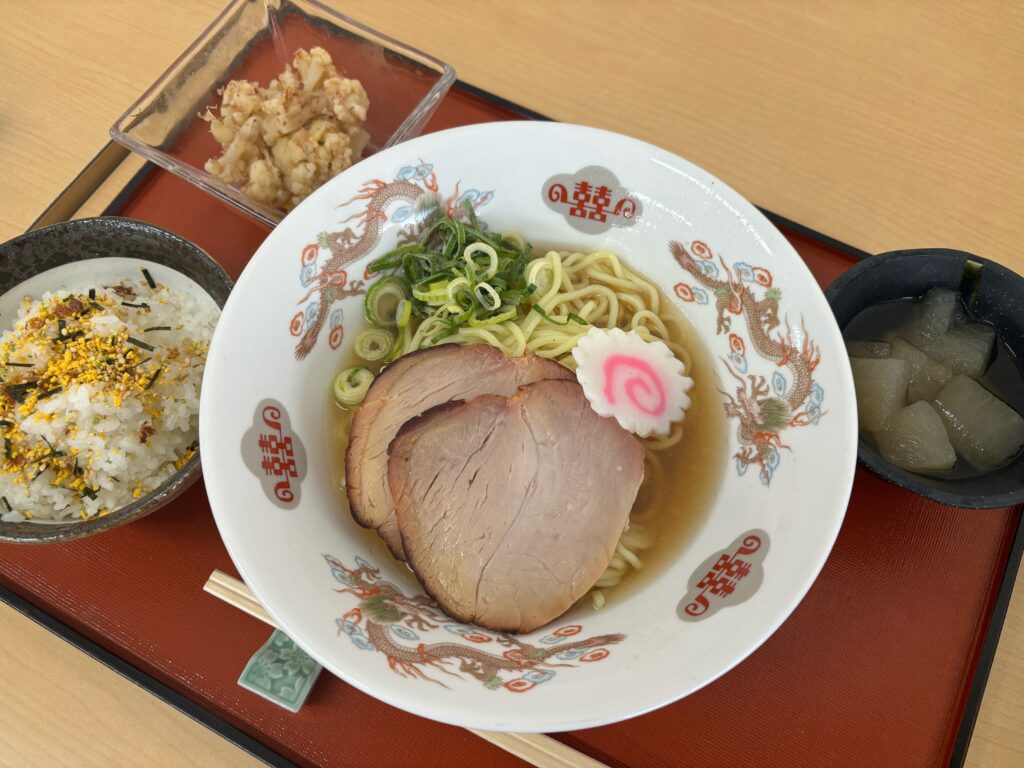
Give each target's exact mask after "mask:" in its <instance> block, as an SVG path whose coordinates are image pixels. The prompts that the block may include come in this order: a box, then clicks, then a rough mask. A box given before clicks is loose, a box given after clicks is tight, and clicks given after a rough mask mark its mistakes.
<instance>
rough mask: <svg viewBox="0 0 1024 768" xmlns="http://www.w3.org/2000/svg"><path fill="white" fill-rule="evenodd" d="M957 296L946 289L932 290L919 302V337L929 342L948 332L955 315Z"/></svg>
mask: <svg viewBox="0 0 1024 768" xmlns="http://www.w3.org/2000/svg"><path fill="white" fill-rule="evenodd" d="M956 306H957V296H956V294H955V293H954V292H953V291H951V290H949V289H948V288H932V289H931V290H930V291H928V293H926V294H925V297H924V301H922V302H921V314H920V328H921V336H922V337H923V338H925V339H928V340H929V341H931V340H934V339H937V338H938V337H939V336H941V335H942V334H944V333H945V332H946V331H948V330H949V328H950V326H951V325H952V323H953V316H954V314H955V313H956Z"/></svg>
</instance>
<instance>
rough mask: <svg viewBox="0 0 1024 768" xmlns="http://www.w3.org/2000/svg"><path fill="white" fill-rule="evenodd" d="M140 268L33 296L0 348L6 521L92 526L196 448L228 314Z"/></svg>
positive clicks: (1, 501)
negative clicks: (205, 392)
mask: <svg viewBox="0 0 1024 768" xmlns="http://www.w3.org/2000/svg"><path fill="white" fill-rule="evenodd" d="M158 280H159V275H154V274H152V273H151V270H150V269H141V270H140V271H139V272H138V273H136V274H134V275H126V276H125V278H124V279H122V280H121V281H119V282H117V283H115V284H106V285H85V286H81V287H79V288H77V289H75V290H61V291H56V292H52V293H50V292H48V293H45V294H43V296H41V297H39V298H34V297H25V299H24V300H23V301H22V305H21V309H20V311H19V314H18V318H17V320H16V321H15V323H14V327H13V328H8V330H6V332H4V333H3V335H2V337H0V439H2V440H3V454H2V457H0V458H2V463H0V519H2V520H3V521H7V522H11V521H14V522H20V521H24V520H39V519H44V520H46V519H49V520H64V519H69V520H70V519H82V520H85V519H89V518H92V517H94V516H102V515H106V514H108V513H110V512H112V511H114V510H116V509H119V508H120V507H123V506H125V505H126V504H128V503H130V502H131V501H132V500H134V499H138V498H140V497H142V496H143V495H144V494H146V493H148V492H149V491H151V490H153V489H154V488H156V487H157V486H158V485H159V484H160V483H162V482H163V481H164V480H166V479H167V478H168V477H170V476H171V475H172V474H173V473H174V472H175V471H177V470H178V469H180V468H182V467H183V466H184V465H185V464H186V463H187V462H188V460H189V459H190V458H191V457H192V456H193V455H194V454H195V452H196V449H197V442H196V436H197V429H198V409H199V388H200V382H201V380H202V372H203V368H204V366H205V362H206V353H207V350H208V348H209V340H210V336H211V335H212V332H213V327H214V325H215V323H216V321H217V317H218V315H219V309H218V308H217V306H216V304H215V303H214V302H213V300H212V299H210V298H209V297H208V296H206V295H205V294H202V295H193V292H178V291H172V290H170V289H169V288H168V287H167V286H165V285H163V284H161V283H160V282H159V281H158Z"/></svg>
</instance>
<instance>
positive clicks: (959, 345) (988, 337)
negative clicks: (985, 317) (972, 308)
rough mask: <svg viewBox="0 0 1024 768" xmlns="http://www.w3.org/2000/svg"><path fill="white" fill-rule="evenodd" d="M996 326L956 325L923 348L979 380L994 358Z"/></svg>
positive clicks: (954, 368)
mask: <svg viewBox="0 0 1024 768" xmlns="http://www.w3.org/2000/svg"><path fill="white" fill-rule="evenodd" d="M995 341H996V329H995V328H993V327H992V326H991V325H985V324H983V323H967V324H966V325H953V326H951V327H950V329H949V330H948V331H946V333H944V334H942V335H941V336H939V337H938V338H936V339H934V340H932V341H926V342H925V343H924V344H922V345H921V349H922V350H923V351H924V352H926V353H927V354H928V355H930V356H931V357H933V358H935V359H936V360H938V361H939V362H942V363H949V364H950V365H952V366H953V373H962V374H963V375H964V376H970V377H971V378H972V379H976V378H978V377H979V376H981V375H982V374H984V373H985V370H986V369H987V368H988V364H989V361H990V360H991V359H992V348H993V347H994V345H995Z"/></svg>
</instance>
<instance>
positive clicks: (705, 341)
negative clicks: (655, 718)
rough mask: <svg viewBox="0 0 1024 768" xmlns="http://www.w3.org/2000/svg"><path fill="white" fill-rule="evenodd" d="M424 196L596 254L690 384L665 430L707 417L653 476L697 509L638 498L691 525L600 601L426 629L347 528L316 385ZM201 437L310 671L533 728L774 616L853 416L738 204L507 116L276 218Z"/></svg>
mask: <svg viewBox="0 0 1024 768" xmlns="http://www.w3.org/2000/svg"><path fill="white" fill-rule="evenodd" d="M431 196H436V197H435V198H433V199H435V200H437V199H439V201H440V203H441V204H443V205H444V206H445V207H446V209H447V210H448V211H449V212H458V211H460V210H461V209H462V208H464V206H465V204H466V203H470V204H472V207H473V208H474V209H475V212H476V215H477V216H478V217H479V219H480V221H481V222H482V223H483V225H484V226H486V227H487V228H488V229H489V230H490V231H493V232H499V231H505V230H516V231H517V232H519V233H521V234H522V235H523V236H524V237H525V238H526V239H527V240H529V241H530V242H532V243H534V244H537V245H539V246H542V249H541V251H540V252H541V253H543V252H544V251H543V248H548V247H550V248H559V249H569V250H575V251H597V250H608V251H612V252H613V253H615V254H617V255H618V256H619V257H620V258H621V259H622V261H623V263H624V264H626V265H628V266H629V267H630V268H632V269H634V270H636V271H637V272H638V273H640V274H642V275H644V276H645V277H646V278H648V279H649V280H650V281H651V282H653V283H655V284H656V285H657V286H658V287H660V289H661V292H662V296H663V300H664V301H666V302H669V303H670V304H671V305H672V306H673V307H674V308H675V310H678V311H679V312H681V313H682V315H683V316H684V317H685V319H686V322H687V323H688V327H689V328H690V335H691V339H692V340H693V344H694V347H695V349H693V350H690V351H691V353H692V354H691V357H692V359H693V368H694V370H693V371H692V373H693V375H694V377H695V378H698V377H699V375H702V376H706V377H707V378H708V381H709V382H710V383H709V384H708V386H707V387H706V388H705V389H704V390H703V394H701V395H700V396H699V397H695V399H694V403H693V405H692V406H691V410H690V412H688V414H687V416H686V419H687V421H685V422H684V437H683V440H684V442H685V441H686V440H687V437H688V436H689V437H691V438H692V439H693V440H696V438H694V437H693V434H697V430H696V429H693V430H691V432H692V433H693V434H690V433H688V432H687V430H686V425H689V424H696V423H697V422H698V419H699V414H701V413H703V414H705V415H706V416H708V418H710V416H714V419H712V421H714V424H715V425H716V426H714V427H713V429H712V431H714V430H717V432H716V433H715V435H717V438H715V439H712V438H714V435H712V438H708V439H706V440H703V439H702V441H701V447H702V448H703V450H702V451H698V454H699V458H693V459H692V460H687V461H677V462H676V464H674V465H671V466H666V467H664V468H663V474H664V475H667V476H675V475H681V474H686V473H687V472H690V474H689V475H688V476H690V477H696V475H695V474H694V470H699V471H700V474H701V475H706V476H710V477H711V478H712V480H711V482H712V483H713V484H712V485H711V487H710V488H703V489H702V490H700V493H699V494H698V488H697V482H696V481H694V485H693V487H692V488H688V487H687V486H686V485H685V484H682V485H681V484H678V483H675V484H671V485H669V484H663V485H661V486H658V487H657V488H656V489H655V491H656V493H655V494H654V495H655V496H656V497H657V498H658V502H659V503H660V504H661V505H662V506H661V507H659V509H664V510H668V511H669V512H673V511H674V512H679V511H683V512H686V511H687V510H690V509H691V507H692V508H694V509H693V513H692V514H691V515H690V520H689V523H688V524H687V525H685V526H681V527H679V528H678V529H677V530H676V531H675V533H674V534H673V535H671V536H666V537H664V539H663V540H660V541H656V542H655V543H654V545H653V547H652V548H651V549H650V553H649V555H650V556H649V558H647V557H646V556H645V561H647V562H646V565H645V569H644V573H643V577H642V578H639V577H636V578H634V577H633V576H630V577H629V578H627V580H626V582H625V583H623V584H622V585H621V586H619V587H616V588H615V591H613V592H612V593H610V594H609V596H608V600H607V603H606V604H605V605H604V607H602V608H601V609H595V608H594V607H593V606H592V604H591V602H590V601H589V600H588V599H586V598H584V599H582V600H580V601H579V602H577V603H576V604H575V605H574V606H573V607H572V608H571V609H570V610H569V611H568V612H567V613H566V614H564V615H563V616H561V617H560V618H558V619H556V620H555V621H553V622H551V623H550V624H548V625H547V626H544V627H542V628H540V629H538V630H536V631H533V632H529V633H527V634H520V635H506V634H502V633H499V632H494V631H490V630H487V629H483V628H481V627H478V626H474V625H470V624H464V623H461V622H458V621H455V620H453V619H451V618H449V617H448V616H447V615H445V614H444V613H443V612H442V611H441V610H440V609H439V608H438V607H437V606H436V605H435V604H433V602H432V601H431V600H430V599H429V598H428V597H427V596H426V594H425V593H424V590H423V588H422V587H421V586H420V584H419V582H418V581H417V579H416V578H415V577H414V576H413V574H412V573H411V572H410V570H409V569H408V568H407V567H406V566H405V564H404V563H400V562H397V561H395V560H394V559H393V558H392V557H391V555H390V554H389V553H388V550H387V549H386V548H385V546H384V545H383V543H382V542H381V541H380V540H379V539H378V538H377V536H376V534H374V533H372V532H368V531H367V530H365V529H363V528H360V527H359V526H358V525H357V524H356V523H355V522H354V521H353V519H352V517H351V516H350V514H349V511H348V509H347V505H346V502H345V500H344V494H343V493H341V492H339V488H338V483H339V479H340V474H339V473H340V470H339V464H340V457H341V455H342V454H341V451H342V450H343V446H339V443H340V442H341V441H342V436H340V435H339V433H338V430H337V429H336V427H335V425H334V421H333V419H332V418H331V417H330V415H329V412H330V409H331V408H332V401H331V396H330V390H331V382H332V380H333V379H334V377H335V375H336V374H337V373H338V372H339V371H340V370H342V369H343V368H345V367H347V366H348V365H350V364H351V363H350V362H349V361H350V360H351V359H352V346H353V340H354V339H355V338H356V336H357V335H358V334H359V333H360V332H361V331H362V330H363V329H364V328H365V320H364V310H363V299H364V296H363V293H364V291H365V289H366V285H367V284H368V283H369V282H370V281H371V280H372V278H373V275H372V274H370V273H369V271H368V265H369V264H370V262H371V261H372V260H373V259H374V258H376V257H379V256H380V255H382V254H384V253H386V252H387V251H389V250H391V249H393V248H394V247H395V246H396V245H397V244H398V243H399V242H405V241H407V240H408V239H409V237H410V233H413V232H414V231H415V229H416V227H417V226H419V225H418V224H417V216H418V215H419V214H420V212H422V211H423V210H424V209H425V208H426V207H427V206H424V205H423V204H422V201H423V200H427V199H430V197H431ZM698 346H699V347H701V349H700V350H696V347H698ZM698 352H699V354H698ZM698 367H701V368H702V370H700V371H698V370H697V368H698ZM698 386H699V383H698ZM695 391H696V390H695ZM706 434H711V433H706ZM200 440H201V443H202V445H203V453H202V461H203V464H204V469H205V472H204V475H205V477H206V484H207V491H208V493H209V497H210V502H211V505H212V508H213V511H214V515H215V517H216V521H217V525H218V527H219V529H220V532H221V535H222V536H223V538H224V541H225V543H226V545H227V547H228V550H229V551H230V553H231V556H232V558H233V560H234V562H235V564H236V566H237V567H238V569H239V572H240V573H241V575H242V576H243V578H244V579H245V580H246V582H247V583H248V584H249V586H250V587H251V588H252V590H253V591H254V592H255V594H256V595H257V597H258V598H259V600H260V601H261V602H262V603H263V604H264V605H265V606H266V608H267V610H268V611H269V612H270V613H271V614H272V615H273V617H274V619H275V620H276V621H277V622H278V624H279V626H281V627H282V629H284V631H286V632H287V633H288V634H289V635H291V636H292V637H293V638H294V639H295V641H296V642H297V643H299V644H300V645H301V646H302V647H303V648H304V649H305V650H306V651H308V652H309V653H310V654H311V655H312V656H313V657H315V658H316V659H317V660H318V661H319V662H320V663H321V664H323V665H324V666H325V667H326V668H327V669H328V670H330V671H331V672H333V673H334V674H336V675H338V676H339V677H341V678H343V679H344V680H346V681H347V682H349V683H351V684H352V685H354V686H356V687H358V688H360V689H361V690H363V691H365V692H367V693H369V694H371V695H373V696H375V697H377V698H379V699H381V700H383V701H386V702H388V703H390V704H393V705H394V706H396V707H400V708H402V709H405V710H407V711H409V712H412V713H415V714H418V715H421V716H424V717H428V718H433V719H435V720H440V721H443V722H447V723H452V724H456V725H460V726H466V727H473V728H483V729H490V730H508V731H547V732H551V731H561V730H569V729H578V728H585V727H591V726H598V725H602V724H606V723H611V722H615V721H619V720H623V719H625V718H629V717H632V716H635V715H639V714H642V713H644V712H647V711H650V710H652V709H655V708H657V707H660V706H663V705H665V704H668V703H670V702H672V701H674V700H676V699H679V698H681V697H683V696H686V695H687V694H689V693H692V692H693V691H696V690H697V689H699V688H701V687H702V686H704V685H707V684H708V683H710V682H712V681H713V680H715V679H716V678H717V677H719V676H720V675H722V674H724V673H726V672H727V671H729V670H730V669H731V668H732V667H734V666H735V665H736V664H738V663H739V662H740V661H742V660H743V659H744V658H745V657H747V656H748V655H749V654H750V653H752V652H753V651H754V650H755V649H756V648H757V647H758V646H759V645H761V643H763V642H764V641H765V640H766V639H767V638H768V637H769V636H770V635H771V634H772V633H773V632H774V631H775V630H776V629H777V628H778V627H779V625H780V624H781V623H782V622H783V621H785V619H786V617H787V616H789V614H790V613H791V612H792V611H793V609H794V608H795V607H796V605H797V604H798V603H799V602H800V600H801V598H802V597H803V596H804V594H805V593H806V592H807V590H808V589H809V588H810V586H811V584H812V583H813V582H814V579H815V578H816V576H817V575H818V573H819V571H820V569H821V567H822V565H823V564H824V562H825V560H826V558H827V557H828V554H829V552H830V550H831V548H832V545H833V543H834V541H835V538H836V535H837V533H838V531H839V527H840V525H841V523H842V520H843V515H844V512H845V509H846V504H847V501H848V498H849V493H850V488H851V484H852V480H853V471H854V466H855V463H856V455H857V423H856V407H855V399H854V393H853V385H852V378H851V375H850V369H849V363H848V361H847V358H846V355H845V352H844V347H843V343H842V339H841V337H840V334H839V330H838V328H837V327H836V324H835V321H834V319H833V317H832V313H831V312H830V310H829V307H828V305H827V303H826V302H825V299H824V297H823V295H822V293H821V291H820V290H819V288H818V286H817V284H816V283H815V281H814V279H813V277H812V276H811V274H810V272H809V271H808V270H807V268H806V267H805V266H804V264H803V262H802V261H801V260H800V258H799V256H798V255H797V253H796V252H795V251H794V250H793V248H792V247H791V246H790V245H789V243H788V242H787V241H786V240H785V238H783V236H782V235H781V234H780V233H779V232H778V231H777V230H776V229H775V228H774V227H773V226H772V225H771V224H770V223H769V222H768V221H767V220H766V219H765V218H764V217H763V216H762V215H761V214H760V213H759V212H758V211H757V209H756V208H754V206H752V205H751V204H750V203H748V202H747V201H746V200H744V199H743V198H742V197H741V196H740V195H739V194H737V193H736V192H734V191H733V190H731V189H730V188H729V187H727V186H726V185H725V184H723V183H722V182H721V181H719V180H717V179H715V178H714V177H712V176H711V175H710V174H708V173H706V172H705V171H703V170H701V169H699V168H697V167H695V166H694V165H692V164H691V163H689V162H687V161H685V160H683V159H682V158H680V157H677V156H675V155H673V154H670V153H668V152H666V151H664V150H661V149H658V148H657V147H654V146H651V145H649V144H645V143H643V142H640V141H636V140H634V139H630V138H627V137H624V136H619V135H616V134H613V133H609V132H605V131H600V130H595V129H592V128H584V127H579V126H572V125H563V124H549V123H526V122H523V123H495V124H489V125H477V126H470V127H465V128H457V129H453V130H450V131H444V132H440V133H436V134H431V135H429V136H425V137H422V138H419V139H416V140H413V141H409V142H406V143H404V144H401V145H399V146H396V147H393V148H391V149H389V150H386V151H384V152H381V153H380V154H378V155H375V156H374V157H371V158H369V159H367V160H365V161H363V162H362V163H360V165H359V166H357V167H356V168H354V169H352V170H351V171H347V172H345V173H343V174H341V175H340V176H338V177H337V178H336V179H334V180H333V181H332V182H330V183H329V184H327V185H326V186H325V187H323V188H322V189H320V190H318V191H317V192H316V193H315V194H314V195H312V196H311V197H310V198H309V199H308V200H307V201H306V202H304V203H303V204H302V205H301V206H299V207H298V208H297V209H296V210H295V211H294V212H293V213H291V214H290V215H289V216H288V217H286V219H285V220H284V221H283V222H282V223H281V224H280V225H279V226H278V227H277V229H275V230H274V232H273V233H272V234H271V235H270V237H269V238H268V239H267V240H266V242H265V243H264V244H263V246H261V248H260V250H259V251H258V252H257V253H256V255H255V256H254V257H253V259H252V261H251V263H250V264H249V266H248V267H247V269H246V270H245V272H244V274H243V275H242V277H241V278H240V280H239V282H238V284H237V286H236V288H235V290H234V292H233V293H232V295H231V297H230V299H229V301H228V303H227V305H226V307H225V309H224V312H223V315H222V318H221V321H220V323H219V325H218V327H217V330H216V333H215V335H214V339H213V342H212V346H211V350H210V354H209V360H208V364H207V370H206V377H205V379H204V385H203V394H202V402H201V407H200ZM666 456H668V454H666ZM691 461H692V462H698V463H699V466H696V465H691ZM595 488H596V483H595ZM587 492H588V491H587V489H584V490H583V491H581V493H583V494H587ZM592 492H594V493H596V491H592ZM698 495H700V496H701V498H702V501H700V502H699V503H698V501H697V499H696V497H697V496H698ZM697 507H700V508H699V509H697ZM634 509H635V508H634ZM580 535H581V536H582V535H586V531H581V532H580Z"/></svg>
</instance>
